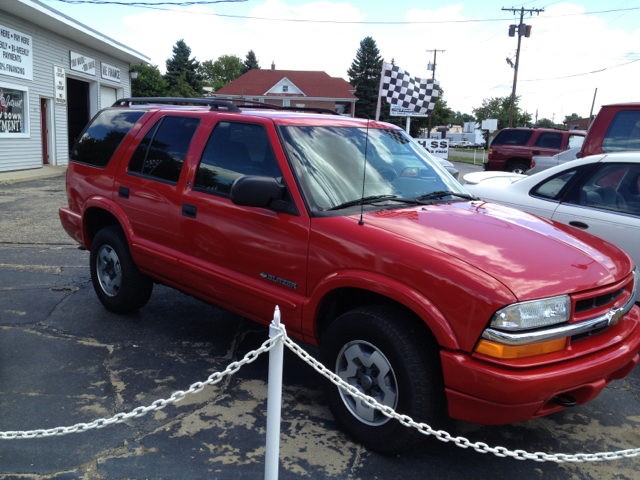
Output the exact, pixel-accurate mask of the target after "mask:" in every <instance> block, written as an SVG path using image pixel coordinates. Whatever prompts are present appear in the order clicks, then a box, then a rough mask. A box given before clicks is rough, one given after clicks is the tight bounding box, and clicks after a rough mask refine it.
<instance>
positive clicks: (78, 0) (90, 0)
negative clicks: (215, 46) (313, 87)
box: [49, 0, 640, 25]
mask: <svg viewBox="0 0 640 480" xmlns="http://www.w3.org/2000/svg"><path fill="white" fill-rule="evenodd" d="M49 1H53V2H61V3H67V4H74V5H79V4H87V5H118V6H127V7H129V6H130V7H137V8H147V9H149V10H159V11H173V10H172V9H167V8H155V7H154V5H161V4H160V3H152V2H147V3H145V2H137V3H129V2H126V3H125V2H116V1H109V0H107V1H97V0H95V1H94V0H49ZM244 1H246V0H218V1H193V2H164V4H166V5H172V6H177V7H184V6H197V5H206V4H215V3H236V2H244ZM635 10H640V7H630V8H620V9H612V10H601V11H595V12H581V13H567V14H562V15H547V16H544V17H542V19H546V18H560V17H572V16H578V15H598V14H602V13H611V12H629V11H635ZM180 13H188V14H193V15H211V16H216V17H223V18H236V19H240V20H264V21H271V22H294V23H323V24H337V25H440V24H450V23H484V22H508V21H510V19H509V18H480V19H467V20H440V21H436V20H434V21H420V22H406V21H405V22H365V21H339V20H307V19H298V18H269V17H251V16H247V15H227V14H221V13H214V12H212V13H207V12H200V11H198V12H190V11H188V10H184V11H181V12H180Z"/></svg>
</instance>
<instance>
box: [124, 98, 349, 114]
mask: <svg viewBox="0 0 640 480" xmlns="http://www.w3.org/2000/svg"><path fill="white" fill-rule="evenodd" d="M134 102H135V103H171V104H174V103H187V104H192V105H206V106H209V107H211V108H210V110H220V109H221V108H224V109H225V110H226V111H228V112H241V111H242V110H240V107H251V108H265V109H273V110H288V111H294V112H300V111H302V112H314V113H328V114H331V115H340V114H339V113H338V112H335V111H333V110H329V109H327V108H310V107H284V106H282V105H273V104H270V103H262V102H256V101H255V100H245V99H244V98H211V97H207V98H200V97H196V98H179V97H131V98H121V99H120V100H117V101H116V102H115V103H114V104H113V105H112V106H113V107H129V106H131V104H132V103H134ZM232 102H242V103H243V105H234V104H233V103H232Z"/></svg>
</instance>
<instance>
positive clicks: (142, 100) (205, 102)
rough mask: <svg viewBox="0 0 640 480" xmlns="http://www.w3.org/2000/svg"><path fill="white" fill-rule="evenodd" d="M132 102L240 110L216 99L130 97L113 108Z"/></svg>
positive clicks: (128, 104)
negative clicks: (180, 104) (187, 104)
mask: <svg viewBox="0 0 640 480" xmlns="http://www.w3.org/2000/svg"><path fill="white" fill-rule="evenodd" d="M132 102H137V103H191V104H193V105H206V106H210V107H211V109H210V110H220V107H224V108H225V109H226V110H227V111H229V112H240V111H241V110H240V109H239V108H238V107H237V106H236V105H234V104H232V103H229V102H225V101H222V100H220V99H217V98H199V97H197V98H180V97H132V98H121V99H120V100H117V101H116V102H115V103H114V104H113V105H112V106H113V107H129V106H131V103H132Z"/></svg>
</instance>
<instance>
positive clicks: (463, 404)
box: [440, 306, 640, 425]
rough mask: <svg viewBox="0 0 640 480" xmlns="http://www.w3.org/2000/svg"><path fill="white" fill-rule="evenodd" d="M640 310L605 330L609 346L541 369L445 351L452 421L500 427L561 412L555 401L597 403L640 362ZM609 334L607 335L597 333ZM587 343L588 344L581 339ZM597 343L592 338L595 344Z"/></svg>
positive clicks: (445, 379) (444, 373) (631, 311)
mask: <svg viewBox="0 0 640 480" xmlns="http://www.w3.org/2000/svg"><path fill="white" fill-rule="evenodd" d="M639 324H640V307H638V306H634V307H633V308H632V309H631V310H630V311H629V313H628V314H627V315H625V316H624V317H623V318H622V319H621V320H620V322H619V323H618V325H616V326H614V327H611V328H610V329H609V330H608V331H607V335H606V336H607V337H608V338H609V340H610V341H609V343H608V344H607V346H606V347H605V348H602V349H601V350H596V351H592V352H589V353H587V354H584V355H579V356H574V357H571V356H570V357H569V358H568V359H566V360H557V361H555V362H551V363H545V364H542V365H537V366H524V367H523V366H519V365H518V364H516V363H514V364H513V365H502V364H497V363H492V362H489V361H486V360H484V359H482V358H478V357H477V356H475V355H470V354H467V353H461V352H448V351H442V352H441V354H440V356H441V359H442V368H443V375H444V381H445V387H446V389H445V390H446V394H447V400H448V403H449V415H450V416H451V417H452V418H456V419H459V420H465V421H468V422H474V423H481V424H485V425H501V424H506V423H514V422H520V421H524V420H529V419H532V418H537V417H540V416H543V415H547V414H549V413H553V412H556V411H558V410H562V409H564V408H565V407H562V406H560V405H557V404H556V403H555V402H554V401H553V398H554V397H555V396H557V395H559V394H561V393H565V394H569V395H571V396H572V397H574V398H575V399H576V403H577V404H578V405H581V404H584V403H586V402H588V401H590V400H593V399H594V398H595V397H597V396H598V394H599V393H600V392H601V391H602V390H603V389H604V388H605V387H606V386H607V385H608V384H609V383H610V382H611V381H612V380H616V379H620V378H623V377H625V376H626V375H628V374H629V373H630V372H631V370H633V368H634V367H635V365H636V364H637V363H638V361H639V360H640V355H639V354H638V351H640V326H639ZM600 335H605V332H603V333H601V334H599V335H596V336H595V337H593V339H596V337H600ZM583 341H584V340H583ZM592 341H593V340H592Z"/></svg>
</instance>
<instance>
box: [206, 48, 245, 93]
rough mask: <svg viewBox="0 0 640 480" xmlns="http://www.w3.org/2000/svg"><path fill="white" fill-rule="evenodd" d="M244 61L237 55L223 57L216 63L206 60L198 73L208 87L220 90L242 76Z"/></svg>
mask: <svg viewBox="0 0 640 480" xmlns="http://www.w3.org/2000/svg"><path fill="white" fill-rule="evenodd" d="M242 67H243V66H242V60H240V57H238V56H236V55H221V56H220V57H218V59H217V60H216V61H215V62H212V61H211V60H205V61H204V62H202V63H201V64H200V67H199V68H198V73H200V75H202V77H203V80H204V82H205V83H206V85H208V86H210V87H213V90H214V91H215V90H220V89H221V88H222V87H224V86H225V85H227V84H228V83H231V82H232V81H233V80H235V79H236V78H238V77H239V76H240V75H242Z"/></svg>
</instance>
